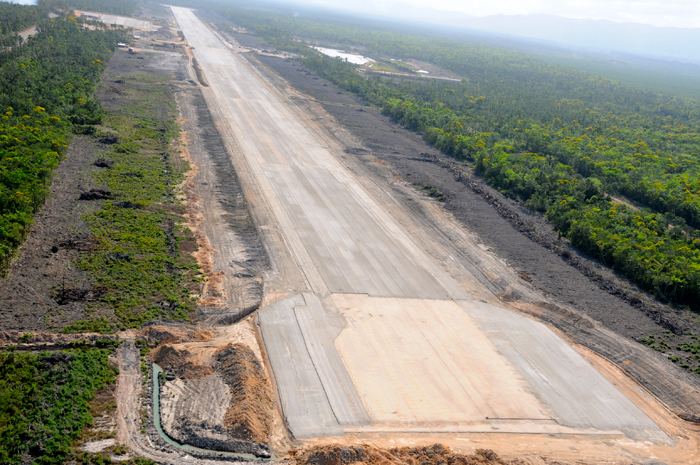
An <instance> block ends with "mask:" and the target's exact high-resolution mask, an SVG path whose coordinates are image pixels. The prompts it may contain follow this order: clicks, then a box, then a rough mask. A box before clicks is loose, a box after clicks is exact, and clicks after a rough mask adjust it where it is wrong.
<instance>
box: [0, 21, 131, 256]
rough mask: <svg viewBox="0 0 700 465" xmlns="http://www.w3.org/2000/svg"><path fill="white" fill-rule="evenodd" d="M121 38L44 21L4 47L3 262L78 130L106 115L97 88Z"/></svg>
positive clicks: (0, 62)
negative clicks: (18, 42)
mask: <svg viewBox="0 0 700 465" xmlns="http://www.w3.org/2000/svg"><path fill="white" fill-rule="evenodd" d="M3 19H4V18H3ZM120 37H121V34H120V33H119V32H116V31H113V30H106V29H105V30H100V29H92V30H91V29H86V28H83V27H82V26H81V24H80V23H79V22H78V20H76V19H75V18H72V17H68V18H62V17H60V18H56V19H50V20H49V19H44V20H41V21H40V22H39V23H38V34H37V35H36V36H34V37H30V38H29V40H28V41H27V42H26V44H23V45H22V46H19V47H14V48H12V49H7V50H5V51H4V52H2V53H0V110H1V112H2V120H0V267H2V268H6V267H7V264H8V262H9V260H10V259H11V257H12V254H13V252H14V250H15V249H16V248H17V247H18V246H19V244H20V243H21V242H22V240H23V238H24V236H25V235H26V232H27V229H28V227H29V225H30V224H31V221H32V217H33V215H34V213H35V212H36V210H37V209H38V208H39V207H40V206H41V205H42V204H43V201H44V198H45V196H46V193H47V189H48V182H49V179H50V176H51V172H52V170H53V169H54V168H55V167H56V166H57V165H58V163H59V161H60V159H61V157H62V155H63V153H64V151H65V149H66V147H67V144H68V141H69V138H70V134H71V132H72V131H84V130H86V129H85V128H87V127H89V125H93V124H95V123H98V122H99V121H100V119H101V116H102V111H101V109H100V107H99V105H98V103H97V102H96V101H95V99H94V97H93V91H94V88H95V85H96V83H97V81H98V79H99V76H100V74H101V72H102V69H103V68H104V63H105V61H106V60H107V59H108V58H109V56H110V54H111V53H112V51H113V49H114V47H115V45H116V43H117V41H119V40H120Z"/></svg>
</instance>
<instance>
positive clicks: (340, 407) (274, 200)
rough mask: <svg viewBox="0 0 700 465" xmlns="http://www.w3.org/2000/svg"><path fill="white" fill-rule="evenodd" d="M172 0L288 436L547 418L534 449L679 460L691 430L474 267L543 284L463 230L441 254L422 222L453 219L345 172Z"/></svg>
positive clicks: (318, 138) (438, 432) (262, 83)
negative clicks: (249, 245)
mask: <svg viewBox="0 0 700 465" xmlns="http://www.w3.org/2000/svg"><path fill="white" fill-rule="evenodd" d="M172 9H173V12H174V14H175V17H176V19H177V22H178V24H179V26H180V28H181V29H182V31H183V32H184V35H185V37H186V39H187V41H188V43H189V44H190V45H191V46H192V47H193V53H194V57H195V58H196V59H197V62H198V64H199V66H200V67H201V73H202V74H203V77H204V80H205V81H206V83H207V86H206V87H203V88H202V91H203V94H204V96H205V99H206V101H207V104H208V105H209V108H210V110H211V112H212V114H213V116H214V120H215V122H216V124H217V128H218V130H219V132H220V133H221V134H222V136H223V139H224V143H225V144H226V148H227V149H228V151H229V153H230V154H231V156H232V161H233V166H234V167H235V169H236V172H237V174H238V177H239V179H240V182H241V185H242V187H243V192H244V193H245V194H246V199H247V200H248V201H249V202H250V206H251V208H252V211H253V216H254V217H255V220H256V223H257V224H258V226H259V228H260V230H261V231H262V234H263V237H264V240H265V245H266V248H267V250H268V253H269V255H270V258H271V262H272V271H271V272H269V273H267V275H266V276H265V294H264V296H263V307H262V309H261V310H260V311H259V324H260V327H261V332H262V336H263V339H264V341H265V347H264V349H265V352H266V354H267V357H268V359H269V361H270V364H271V368H272V371H271V374H272V376H273V378H274V380H275V384H276V388H277V393H278V395H279V401H280V404H281V407H282V412H283V414H284V416H285V419H286V421H287V424H288V426H289V428H290V430H291V432H292V434H293V435H294V437H296V438H313V437H319V436H328V435H334V434H336V435H340V434H343V433H346V435H345V436H342V438H343V439H341V438H338V439H339V440H346V441H350V436H349V435H352V437H357V438H360V437H363V435H368V434H369V435H371V437H373V438H375V439H376V440H380V441H381V439H380V438H381V437H382V435H389V436H385V437H391V438H397V439H392V440H390V441H391V442H394V443H395V442H396V441H398V438H399V437H403V438H411V437H412V435H415V434H422V436H420V439H415V438H414V439H407V440H417V441H419V442H423V441H425V440H430V439H431V438H433V437H440V438H441V439H442V440H445V441H446V442H454V441H457V442H459V440H460V439H462V440H466V441H473V440H474V439H469V438H471V437H472V435H473V434H474V433H483V432H498V433H499V437H496V436H494V437H493V439H494V441H495V442H496V443H499V444H500V440H503V436H502V435H503V434H504V433H511V434H510V437H511V439H510V444H511V446H515V445H516V444H520V445H521V444H522V443H520V442H519V440H518V439H517V438H518V437H519V436H520V434H521V433H529V434H530V435H531V434H532V433H550V434H552V433H553V434H555V436H554V437H555V438H556V439H552V438H549V439H545V438H544V437H543V436H542V437H540V436H534V437H533V436H531V438H535V439H531V441H532V442H533V443H536V444H538V446H534V448H535V450H537V451H538V452H544V451H547V452H550V453H551V452H554V453H557V452H559V451H561V450H562V449H563V448H564V447H565V446H564V443H568V444H569V446H571V445H572V444H578V445H581V444H583V450H585V451H586V454H587V455H584V457H585V458H586V459H588V458H591V459H595V457H606V458H607V459H610V458H611V457H615V458H616V459H617V458H620V457H624V456H626V457H630V458H631V457H637V458H639V459H641V458H649V457H651V456H652V455H657V454H659V455H661V456H666V457H668V458H669V459H672V456H674V457H673V459H672V460H674V463H692V460H693V457H692V454H693V450H694V449H693V448H694V447H696V446H697V435H696V434H695V433H691V434H690V435H688V436H685V437H684V438H680V437H678V436H677V435H678V433H679V431H680V430H679V429H678V428H682V424H681V422H679V421H677V420H674V419H673V418H672V417H670V416H669V415H668V413H666V412H665V411H664V410H663V408H660V407H659V405H658V404H657V403H656V401H655V400H654V399H652V398H651V397H650V396H648V394H646V393H644V392H642V391H640V390H639V389H638V388H636V387H634V385H633V384H631V383H629V381H628V380H626V379H625V378H624V377H622V376H620V373H619V371H615V370H614V369H612V368H611V367H610V366H608V365H606V363H605V362H603V361H601V360H600V359H597V358H596V357H594V356H592V355H590V354H587V353H586V356H584V355H582V353H585V352H584V351H582V350H579V349H578V348H572V346H571V345H570V343H569V342H567V341H565V340H564V339H562V337H560V336H559V335H557V334H556V333H554V332H553V331H552V330H551V329H549V328H548V327H546V326H545V325H543V324H542V323H539V322H537V321H534V320H532V319H530V318H528V317H525V316H524V315H522V314H520V313H518V312H517V311H515V310H514V309H513V308H508V306H506V304H504V303H503V302H501V301H500V300H499V299H498V298H497V297H496V295H494V294H493V293H492V291H491V288H490V286H489V285H488V282H489V281H498V282H501V283H502V282H503V281H505V282H507V283H509V286H511V288H512V289H513V290H514V291H517V295H520V296H522V301H524V302H532V301H535V302H538V301H539V302H546V299H545V298H544V297H543V296H540V295H538V293H537V292H536V291H535V290H533V289H531V288H529V287H528V285H527V283H525V282H523V281H522V280H520V279H519V278H518V277H517V276H516V275H515V274H514V273H513V272H512V270H510V269H509V268H507V267H506V266H505V265H504V264H503V263H502V262H500V261H499V260H497V259H496V258H495V257H494V256H493V255H491V254H489V253H488V252H486V251H484V250H483V249H482V248H480V247H479V246H478V244H477V243H476V242H475V241H474V240H473V238H471V237H469V235H468V234H467V233H462V239H463V242H462V243H461V244H462V245H463V246H464V245H466V246H468V247H470V249H469V253H470V256H471V257H472V258H475V259H476V260H475V261H474V260H472V261H461V260H459V258H461V257H463V256H464V254H460V253H455V250H454V249H453V248H452V247H453V246H451V245H450V244H446V243H444V242H441V241H436V240H435V239H434V238H433V234H432V233H434V232H435V231H436V230H440V227H441V226H444V227H449V228H451V227H454V225H453V224H451V223H450V224H447V225H441V224H439V223H438V224H437V225H435V224H433V225H425V224H423V223H417V222H416V221H415V220H413V219H412V218H411V214H410V212H409V211H408V210H407V209H406V207H405V206H404V205H402V204H401V203H400V202H398V201H397V200H396V199H395V198H393V197H392V196H391V195H390V192H389V191H387V190H386V189H382V186H379V185H374V186H368V185H366V183H363V182H362V181H360V180H359V179H358V178H357V177H356V174H355V173H354V172H353V171H352V169H351V167H349V166H347V165H345V164H344V163H342V162H341V160H342V154H343V153H344V152H343V150H344V148H345V147H343V146H341V145H340V144H339V143H338V141H337V138H335V137H333V136H332V135H331V134H328V133H327V132H325V131H324V130H323V128H322V127H321V126H320V125H319V124H317V123H316V122H315V120H314V119H315V118H314V115H310V114H308V113H306V112H304V111H302V110H301V108H300V107H299V106H297V105H294V103H293V102H292V100H291V99H290V98H289V97H290V96H289V95H287V94H285V93H284V92H283V91H280V89H279V88H276V87H275V86H273V85H272V83H271V81H270V80H268V79H266V78H265V77H264V76H263V75H262V74H261V73H260V72H259V71H258V70H257V69H256V67H255V65H254V64H253V63H254V62H253V60H249V59H248V58H246V57H244V56H243V54H242V53H241V51H242V49H241V48H240V47H239V46H238V45H234V44H231V43H229V42H226V41H224V40H222V39H221V38H220V36H218V35H217V34H215V33H214V32H213V31H212V30H211V29H209V28H208V27H207V26H206V25H205V24H204V23H202V22H201V21H200V20H199V19H198V18H197V17H196V16H195V15H194V13H193V12H192V11H191V10H188V9H183V8H176V7H173V8H172ZM297 98H298V96H297ZM443 217H444V215H443ZM435 218H437V219H440V218H441V217H440V216H439V215H436V217H435ZM514 399H517V400H514ZM456 433H460V434H456ZM568 435H574V437H575V439H571V437H570V436H568ZM506 436H508V435H507V434H506ZM499 438H500V439H499ZM601 438H605V439H604V440H603V439H601ZM319 440H321V439H319ZM327 440H329V441H332V440H334V439H327ZM314 441H317V440H314ZM506 443H508V441H504V444H506ZM552 443H555V444H556V445H552ZM539 446H544V447H542V448H541V449H540V448H539ZM508 449H509V450H510V451H511V452H513V451H514V450H513V449H511V448H508ZM530 450H532V448H531V449H530ZM569 454H570V455H569V456H571V453H569ZM575 456H577V457H579V458H580V457H581V455H580V451H579V452H577V454H575Z"/></svg>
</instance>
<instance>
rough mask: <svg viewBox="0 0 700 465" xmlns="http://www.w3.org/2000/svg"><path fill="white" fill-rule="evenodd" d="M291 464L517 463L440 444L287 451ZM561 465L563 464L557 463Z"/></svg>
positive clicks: (506, 464)
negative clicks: (461, 452)
mask: <svg viewBox="0 0 700 465" xmlns="http://www.w3.org/2000/svg"><path fill="white" fill-rule="evenodd" d="M290 455H291V462H292V463H293V464H295V465H345V464H357V465H516V464H517V465H520V464H524V463H525V462H522V461H520V460H517V459H516V460H504V459H501V458H500V457H499V456H498V455H497V454H496V453H495V452H493V451H492V450H489V449H477V451H476V452H475V453H474V454H470V455H463V454H458V453H455V452H453V451H452V450H451V449H450V448H448V447H445V446H443V445H442V444H434V445H432V446H428V447H402V448H395V449H379V448H376V447H373V446H368V445H362V446H351V447H341V446H317V447H312V448H310V449H304V450H297V451H291V453H290ZM560 465H564V464H560Z"/></svg>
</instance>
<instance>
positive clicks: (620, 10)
mask: <svg viewBox="0 0 700 465" xmlns="http://www.w3.org/2000/svg"><path fill="white" fill-rule="evenodd" d="M297 1H300V2H304V3H313V4H316V5H324V6H329V7H340V8H343V9H352V10H363V11H365V12H374V13H377V14H381V15H387V14H391V13H392V12H400V15H401V16H404V17H405V16H416V13H417V12H418V10H424V9H432V10H439V11H442V12H445V11H455V12H460V13H464V14H469V15H474V16H487V15H496V14H507V15H510V14H518V15H520V14H550V15H557V16H565V17H569V18H591V19H607V20H611V21H624V22H634V23H643V24H651V25H655V26H670V27H692V28H700V0H297Z"/></svg>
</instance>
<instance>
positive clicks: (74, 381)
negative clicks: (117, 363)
mask: <svg viewBox="0 0 700 465" xmlns="http://www.w3.org/2000/svg"><path fill="white" fill-rule="evenodd" d="M110 353H111V350H108V349H82V350H74V349H71V350H64V351H55V352H41V353H30V352H11V351H5V352H0V463H3V464H8V465H11V464H24V463H32V464H62V463H65V459H66V457H67V456H68V455H69V454H70V450H71V444H72V443H73V441H74V440H75V439H76V438H78V436H79V435H80V433H81V431H83V429H84V428H85V427H86V426H88V425H89V424H90V423H91V422H92V416H91V414H90V409H91V406H90V402H91V400H92V399H93V397H94V396H95V394H96V393H97V392H98V391H100V390H101V389H103V388H105V386H107V385H109V384H112V383H114V380H115V377H116V374H117V371H116V370H115V369H114V368H113V367H112V366H110V364H109V362H108V357H109V354H110Z"/></svg>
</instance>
